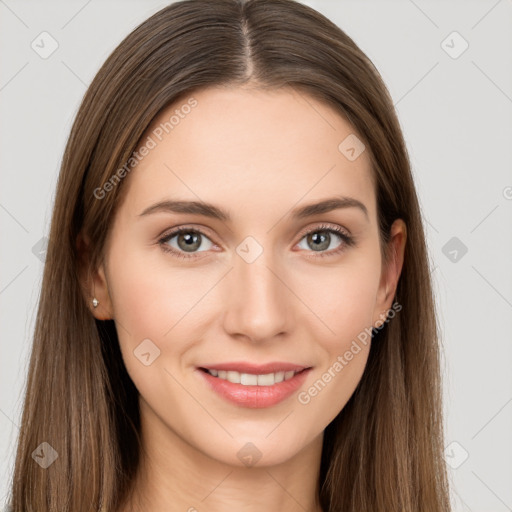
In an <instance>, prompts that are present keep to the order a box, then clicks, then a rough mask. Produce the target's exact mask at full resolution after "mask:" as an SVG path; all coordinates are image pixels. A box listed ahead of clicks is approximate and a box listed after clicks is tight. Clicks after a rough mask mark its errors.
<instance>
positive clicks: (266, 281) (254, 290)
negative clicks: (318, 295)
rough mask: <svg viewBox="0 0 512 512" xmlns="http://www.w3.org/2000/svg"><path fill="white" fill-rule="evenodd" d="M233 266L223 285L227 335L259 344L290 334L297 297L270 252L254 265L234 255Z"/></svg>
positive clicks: (262, 255) (264, 252) (263, 254)
mask: <svg viewBox="0 0 512 512" xmlns="http://www.w3.org/2000/svg"><path fill="white" fill-rule="evenodd" d="M233 265H234V268H233V269H232V271H231V272H229V274H228V275H227V276H226V280H225V283H224V285H225V296H224V297H225V301H224V304H225V310H224V328H225V330H226V332H227V333H229V334H230V335H231V336H235V337H236V336H238V337H245V338H248V339H249V340H251V341H254V342H260V343H261V342H265V341H268V340H272V339H274V338H275V337H276V336H278V335H281V336H283V335H285V334H287V333H289V332H290V327H291V325H292V316H293V307H294V302H293V300H294V296H293V293H292V292H291V291H290V290H289V288H288V287H287V285H286V282H287V279H286V275H285V274H286V272H285V271H284V269H283V268H282V265H281V266H279V265H278V264H277V262H276V261H275V259H273V258H272V254H271V251H270V250H268V251H266V250H264V251H263V253H262V254H261V255H260V256H259V257H258V258H257V259H256V260H255V261H253V262H251V263H249V262H247V261H246V260H244V259H243V258H242V257H239V256H238V255H237V254H235V256H234V263H233ZM295 300H296V299H295Z"/></svg>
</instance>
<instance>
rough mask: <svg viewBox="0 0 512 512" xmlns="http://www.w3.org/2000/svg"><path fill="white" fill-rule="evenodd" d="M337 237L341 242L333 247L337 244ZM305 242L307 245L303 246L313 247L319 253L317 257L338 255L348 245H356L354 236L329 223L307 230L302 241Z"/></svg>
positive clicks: (313, 250)
mask: <svg viewBox="0 0 512 512" xmlns="http://www.w3.org/2000/svg"><path fill="white" fill-rule="evenodd" d="M333 235H334V236H333ZM336 239H338V240H339V241H341V242H340V243H338V245H337V246H336V247H334V248H333V245H335V244H336ZM303 242H304V243H305V244H306V247H304V246H302V247H301V248H302V249H308V248H310V247H312V248H313V249H312V252H316V253H318V254H316V255H315V257H316V256H320V257H322V256H332V255H336V254H339V253H341V252H342V251H344V250H345V249H346V248H347V247H350V246H353V245H355V241H354V239H353V237H352V236H350V235H349V234H348V233H346V232H345V231H344V230H343V229H341V228H340V227H338V226H334V227H333V226H328V225H322V226H317V227H316V228H314V229H312V230H309V231H307V232H306V233H305V235H304V236H303V238H302V239H301V242H300V243H303ZM333 242H334V244H333ZM300 243H299V247H300Z"/></svg>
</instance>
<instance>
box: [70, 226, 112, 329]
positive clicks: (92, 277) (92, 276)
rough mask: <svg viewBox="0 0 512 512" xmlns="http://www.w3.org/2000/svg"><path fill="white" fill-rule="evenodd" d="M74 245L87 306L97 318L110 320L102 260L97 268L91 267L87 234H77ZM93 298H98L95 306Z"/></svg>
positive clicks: (110, 303)
mask: <svg viewBox="0 0 512 512" xmlns="http://www.w3.org/2000/svg"><path fill="white" fill-rule="evenodd" d="M76 247H77V250H78V255H79V275H80V284H81V286H82V292H83V295H84V298H85V301H86V303H87V306H88V307H89V309H90V310H91V313H92V314H93V315H94V317H95V318H96V319H97V320H111V319H113V317H114V314H113V308H112V301H111V299H110V295H109V292H108V283H107V277H106V271H105V264H104V262H103V261H102V262H101V264H100V266H99V267H98V268H96V269H91V264H90V262H91V259H90V247H91V244H90V240H89V237H88V236H87V235H83V234H82V233H80V234H79V235H78V237H77V239H76ZM93 298H96V299H97V300H98V305H97V306H96V307H94V306H93V302H92V300H93Z"/></svg>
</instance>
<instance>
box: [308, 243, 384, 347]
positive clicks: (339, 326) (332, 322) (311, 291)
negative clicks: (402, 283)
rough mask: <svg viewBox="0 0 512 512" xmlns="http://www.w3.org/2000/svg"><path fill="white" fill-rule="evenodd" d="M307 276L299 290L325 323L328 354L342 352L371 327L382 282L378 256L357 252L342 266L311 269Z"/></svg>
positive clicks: (323, 327)
mask: <svg viewBox="0 0 512 512" xmlns="http://www.w3.org/2000/svg"><path fill="white" fill-rule="evenodd" d="M304 275H307V277H306V278H302V279H301V284H300V287H301V288H302V289H303V290H304V292H305V295H306V297H305V298H306V301H305V302H306V303H307V304H308V305H309V306H310V308H311V310H312V311H313V312H314V313H315V315H316V317H317V318H319V319H321V320H322V322H321V323H320V325H319V328H321V331H319V332H321V333H323V334H322V337H323V339H324V341H325V344H326V348H327V349H328V350H329V351H332V350H334V349H336V350H339V349H340V348H342V347H343V345H344V344H346V343H347V342H348V343H350V340H352V339H353V338H354V337H357V335H358V334H359V333H360V332H361V331H364V329H365V328H366V327H369V326H371V324H372V317H373V312H374V308H375V303H376V297H377V291H378V287H379V282H380V257H379V255H378V254H377V255H375V254H374V253H373V252H372V251H367V252H363V251H360V252H358V253H357V254H356V253H355V252H354V253H353V255H351V256H350V258H346V260H344V261H343V262H342V263H341V264H340V265H337V266H332V267H330V268H329V269H326V268H318V269H310V270H309V272H308V273H307V274H306V273H305V274H304ZM317 323H318V322H317ZM322 323H323V325H322ZM319 332H318V333H317V336H316V338H317V339H318V334H319Z"/></svg>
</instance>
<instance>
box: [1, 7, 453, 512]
mask: <svg viewBox="0 0 512 512" xmlns="http://www.w3.org/2000/svg"><path fill="white" fill-rule="evenodd" d="M436 330H437V327H436V317H435V311H434V301H433V297H432V288H431V281H430V274H429V267H428V257H427V252H426V247H425V237H424V231H423V226H422V219H421V214H420V210H419V207H418V200H417V196H416V192H415V187H414V183H413V179H412V176H411V170H410V164H409V160H408V156H407V151H406V148H405V145H404V140H403V136H402V133H401V130H400V127H399V123H398V120H397V118H396V114H395V112H394V108H393V104H392V101H391V99H390V97H389V94H388V92H387V90H386V88H385V85H384V84H383V82H382V80H381V78H380V76H379V74H378V72H377V71H376V70H375V68H374V67H373V65H372V63H371V62H370V61H369V60H368V58H367V57H366V56H365V55H364V54H363V53H362V52H361V50H360V49H359V48H358V47H357V46H356V45H355V43H354V42H353V41H352V40H351V39H350V38H349V37H348V36H347V35H346V34H345V33H344V32H342V31H341V30H340V29H339V28H338V27H336V26H335V25H334V24H333V23H331V22H330V21H329V20H327V19H326V18H325V17H323V16H322V15H320V14H319V13H317V12H316V11H314V10H313V9H311V8H309V7H307V6H304V5H302V4H300V3H297V2H294V1H292V0H249V1H247V2H242V1H241V0H221V1H217V2H208V1H207V0H186V1H182V2H177V3H174V4H172V5H170V6H168V7H166V8H164V9H162V10H161V11H159V12H158V13H156V14H155V15H154V16H152V17H151V18H149V19H148V20H147V21H145V22H144V23H142V24H141V25H140V26H139V27H138V28H136V29H135V30H134V31H133V32H132V33H131V34H130V35H129V36H128V37H127V38H126V39H125V40H124V41H123V42H122V43H121V44H120V45H119V47H118V48H117V49H116V50H115V51H114V52H113V53H112V55H111V56H110V57H109V58H108V59H107V61H106V62H105V64H104V65H103V66H102V68H101V69H100V71H99V72H98V74H97V76H96V77H95V79H94V80H93V82H92V84H91V85H90V87H89V89H88V91H87V93H86V95H85V97H84V100H83V102H82V105H81V107H80V109H79V112H78V114H77V117H76V120H75V123H74V125H73V128H72V131H71V135H70V138H69V140H68V144H67V147H66V150H65V154H64V158H63V162H62V168H61V172H60V179H59V182H58V187H57V195H56V201H55V207H54V213H53V218H52V225H51V232H50V237H49V245H48V252H47V259H46V263H45V270H44V277H43V285H42V293H41V300H40V304H39V310H38V317H37V323H36V329H35V336H34V344H33V350H32V356H31V361H30V369H29V376H28V383H27V394H26V399H25V404H24V412H23V417H22V426H21V429H20V437H19V445H18V451H17V457H16V464H15V471H14V477H13V485H12V496H11V503H12V505H11V506H12V508H13V510H14V511H15V512H18V511H20V512H21V511H25V510H38V511H50V510H59V511H73V512H79V511H90V510H106V511H116V512H129V511H132V510H144V511H146V512H153V511H160V510H166V511H174V510H189V511H193V510H198V511H201V510H210V511H215V510H225V509H226V508H227V507H228V506H230V507H231V508H234V509H236V508H239V509H244V510H247V511H252V510H276V509H279V510H284V511H291V510H311V511H315V512H318V511H323V512H333V511H341V510H343V511H352V512H355V511H361V510H365V511H370V510H371V511H372V512H379V511H380V512H391V511H403V512H405V511H407V512H410V511H419V510H428V511H429V512H441V511H443V512H444V511H448V510H449V495H448V485H447V478H446V472H445V467H444V461H443V456H442V451H443V430H442V416H441V411H442V406H441V392H440V370H439V347H438V339H437V332H436Z"/></svg>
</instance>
